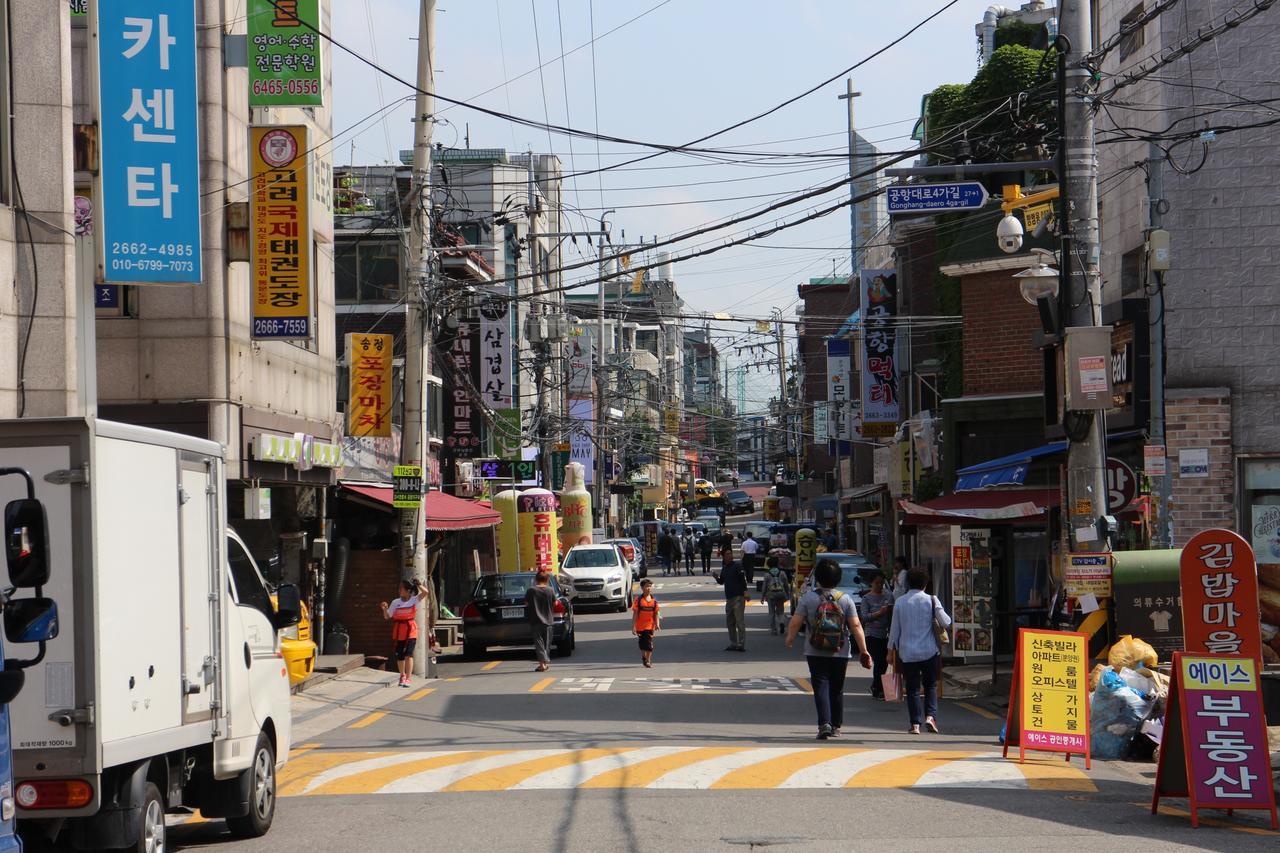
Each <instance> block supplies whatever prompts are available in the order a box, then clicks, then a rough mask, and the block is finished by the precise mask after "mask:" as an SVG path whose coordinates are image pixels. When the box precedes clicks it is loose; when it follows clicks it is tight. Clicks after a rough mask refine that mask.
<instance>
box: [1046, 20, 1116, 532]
mask: <svg viewBox="0 0 1280 853" xmlns="http://www.w3.org/2000/svg"><path fill="white" fill-rule="evenodd" d="M1058 21H1059V23H1058V27H1059V32H1060V33H1061V34H1062V35H1063V36H1065V38H1066V42H1067V44H1066V56H1065V63H1064V68H1065V74H1064V84H1065V89H1066V101H1065V104H1064V105H1063V124H1062V127H1061V134H1062V139H1061V143H1060V144H1061V146H1062V151H1063V154H1062V157H1061V160H1062V161H1063V163H1064V165H1065V175H1060V176H1059V179H1060V180H1061V181H1062V192H1063V198H1062V202H1061V204H1062V210H1063V214H1064V219H1065V222H1066V225H1067V233H1068V234H1070V235H1071V236H1070V244H1069V248H1070V251H1066V252H1064V253H1063V254H1064V257H1063V258H1062V263H1065V264H1068V269H1070V275H1069V276H1067V278H1066V285H1067V287H1066V293H1065V294H1064V297H1065V299H1066V302H1065V303H1064V304H1065V306H1066V307H1067V309H1068V310H1069V311H1070V314H1069V315H1068V320H1069V325H1071V326H1077V327H1079V326H1099V325H1101V324H1102V275H1101V272H1100V270H1099V267H1098V262H1099V254H1100V251H1101V248H1100V245H1099V243H1100V240H1099V234H1098V152H1097V148H1096V146H1095V144H1094V135H1093V108H1092V106H1091V105H1090V103H1089V101H1088V100H1087V99H1086V97H1085V94H1084V93H1085V92H1086V91H1087V90H1088V86H1089V82H1090V72H1089V70H1088V69H1087V68H1085V67H1084V57H1085V55H1086V54H1088V53H1089V52H1090V51H1091V50H1092V49H1093V35H1092V30H1093V28H1092V22H1091V20H1090V8H1089V0H1063V2H1062V3H1061V4H1060V5H1059V19H1058ZM1065 245H1066V244H1064V246H1065ZM1071 373H1072V365H1067V375H1068V377H1070V376H1071ZM1091 414H1092V418H1091V419H1090V422H1089V428H1088V430H1087V431H1086V433H1085V435H1084V437H1083V439H1082V440H1080V441H1072V442H1071V443H1070V445H1068V447H1067V504H1068V506H1067V517H1068V522H1067V524H1068V535H1069V537H1070V539H1069V541H1070V543H1071V544H1072V547H1073V550H1077V551H1104V550H1108V549H1109V545H1108V543H1107V538H1106V536H1104V535H1102V533H1101V532H1100V530H1099V522H1100V520H1101V519H1102V517H1103V516H1104V515H1106V514H1107V427H1106V419H1105V415H1104V414H1103V411H1102V410H1101V409H1099V410H1097V411H1095V412H1092V413H1091Z"/></svg>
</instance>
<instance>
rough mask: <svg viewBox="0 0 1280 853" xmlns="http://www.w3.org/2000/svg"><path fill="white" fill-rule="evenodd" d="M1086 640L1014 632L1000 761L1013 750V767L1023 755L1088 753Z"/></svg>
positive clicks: (1068, 634)
mask: <svg viewBox="0 0 1280 853" xmlns="http://www.w3.org/2000/svg"><path fill="white" fill-rule="evenodd" d="M1088 658H1089V635H1088V634H1081V633H1078V632H1075V631H1042V630H1039V629H1034V628H1019V629H1018V647H1017V650H1016V652H1015V654H1014V659H1013V684H1012V685H1011V686H1010V688H1009V716H1008V719H1006V720H1005V739H1004V757H1005V758H1008V757H1009V747H1011V746H1016V747H1018V763H1022V762H1023V761H1024V760H1026V753H1027V750H1039V751H1041V752H1061V753H1064V754H1065V755H1066V757H1067V760H1068V761H1070V760H1071V756H1072V755H1083V756H1084V766H1085V769H1086V770H1088V769H1092V766H1093V763H1092V755H1091V754H1090V749H1089V661H1088Z"/></svg>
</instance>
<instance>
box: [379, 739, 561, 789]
mask: <svg viewBox="0 0 1280 853" xmlns="http://www.w3.org/2000/svg"><path fill="white" fill-rule="evenodd" d="M567 751H568V750H563V749H521V750H516V751H515V752H507V753H504V754H502V755H490V756H488V757H487V758H477V759H476V760H475V761H466V762H463V763H462V764H454V765H451V766H449V767H437V768H435V769H434V770H424V771H423V772H421V773H415V774H414V775H412V776H406V777H404V778H403V779H397V780H396V781H394V782H390V783H388V784H386V785H384V786H383V787H382V788H380V789H378V790H379V793H383V794H425V793H431V792H434V791H439V790H440V789H442V788H447V787H449V786H450V785H452V784H453V783H454V782H458V781H460V780H462V779H466V778H467V777H468V776H474V775H476V774H477V773H483V772H485V771H486V770H497V769H498V768H499V767H507V766H509V765H512V764H519V763H520V762H522V761H531V760H533V759H535V758H546V757H547V756H549V755H561V754H563V753H565V752H567ZM435 754H436V753H421V752H419V753H416V756H417V757H418V758H423V757H426V756H428V755H435Z"/></svg>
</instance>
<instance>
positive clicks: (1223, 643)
mask: <svg viewBox="0 0 1280 853" xmlns="http://www.w3.org/2000/svg"><path fill="white" fill-rule="evenodd" d="M1178 568H1179V578H1180V580H1181V584H1182V633H1183V637H1184V639H1183V644H1184V647H1185V648H1186V650H1187V651H1188V652H1206V653H1208V654H1215V655H1247V656H1249V657H1251V658H1254V659H1255V660H1261V657H1262V625H1261V619H1260V615H1259V612H1258V567H1257V565H1256V564H1255V563H1254V559H1253V549H1252V548H1250V547H1249V543H1248V542H1246V541H1245V540H1244V538H1243V537H1241V536H1240V535H1239V534H1238V533H1235V532H1233V531H1231V530H1223V529H1221V528H1211V529H1209V530H1201V531H1200V532H1199V533H1197V534H1196V535H1195V536H1192V537H1191V539H1190V540H1189V541H1188V542H1187V544H1186V545H1184V546H1183V548H1182V557H1181V559H1180V560H1179V564H1178Z"/></svg>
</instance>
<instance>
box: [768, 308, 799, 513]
mask: <svg viewBox="0 0 1280 853" xmlns="http://www.w3.org/2000/svg"><path fill="white" fill-rule="evenodd" d="M773 311H774V318H775V319H774V329H775V330H776V337H777V345H778V426H779V427H780V428H781V432H782V465H783V468H784V470H785V468H786V467H787V462H788V459H787V457H788V456H789V455H790V451H791V427H790V423H789V420H788V414H789V413H788V411H787V339H786V328H785V327H784V326H783V325H782V312H781V311H780V310H778V309H777V308H775V309H773ZM795 473H796V500H795V503H794V504H793V505H792V508H793V509H795V510H796V511H797V512H798V511H799V509H800V508H799V506H796V504H798V503H799V495H800V469H799V468H798V467H797V468H796V472H795ZM784 481H785V478H784ZM779 491H781V489H779Z"/></svg>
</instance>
